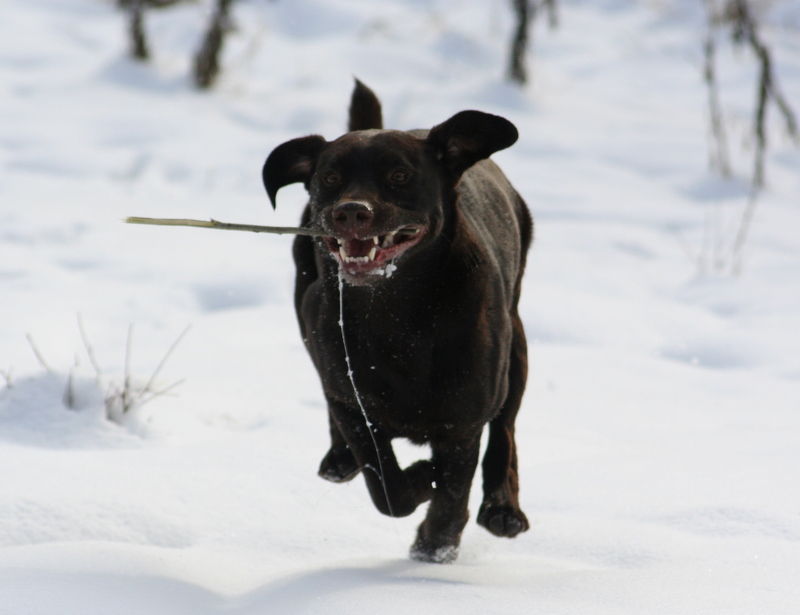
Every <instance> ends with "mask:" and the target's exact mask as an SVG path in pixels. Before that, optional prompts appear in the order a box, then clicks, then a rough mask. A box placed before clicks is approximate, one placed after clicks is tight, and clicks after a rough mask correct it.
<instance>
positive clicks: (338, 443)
mask: <svg viewBox="0 0 800 615" xmlns="http://www.w3.org/2000/svg"><path fill="white" fill-rule="evenodd" d="M328 422H329V424H330V432H331V447H330V449H329V450H328V452H327V453H326V454H325V457H324V458H323V459H322V463H320V464H319V471H318V472H317V473H318V474H319V475H320V476H321V477H322V478H324V479H325V480H329V481H331V482H332V483H346V482H347V481H349V480H352V479H353V478H355V477H356V475H358V473H359V472H360V471H361V468H360V467H359V465H358V462H357V461H356V458H355V457H354V456H353V453H352V452H351V451H350V447H349V446H348V445H347V440H345V439H344V436H343V435H342V432H341V431H340V430H339V425H337V424H336V420H335V419H334V418H333V414H332V413H331V411H330V410H328Z"/></svg>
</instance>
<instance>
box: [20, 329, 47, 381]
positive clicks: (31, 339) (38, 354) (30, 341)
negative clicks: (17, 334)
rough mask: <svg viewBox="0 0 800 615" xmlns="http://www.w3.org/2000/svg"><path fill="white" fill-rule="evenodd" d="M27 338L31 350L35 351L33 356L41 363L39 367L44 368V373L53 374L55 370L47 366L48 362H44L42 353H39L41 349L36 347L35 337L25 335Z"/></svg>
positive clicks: (28, 334)
mask: <svg viewBox="0 0 800 615" xmlns="http://www.w3.org/2000/svg"><path fill="white" fill-rule="evenodd" d="M25 338H26V339H27V340H28V344H30V346H31V350H33V354H35V355H36V360H37V361H39V365H41V366H42V368H43V369H44V371H46V372H52V371H53V370H52V369H50V367H49V366H48V365H47V362H46V361H45V360H44V357H43V356H42V353H41V352H39V349H38V348H37V347H36V344H35V343H34V341H33V336H32V335H31V334H30V333H26V334H25Z"/></svg>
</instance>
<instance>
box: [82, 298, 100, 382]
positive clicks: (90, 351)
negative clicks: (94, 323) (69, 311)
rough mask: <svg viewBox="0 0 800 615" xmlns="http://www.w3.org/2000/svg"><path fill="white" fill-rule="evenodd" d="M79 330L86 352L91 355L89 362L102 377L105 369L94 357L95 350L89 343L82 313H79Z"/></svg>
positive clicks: (98, 375)
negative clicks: (102, 368) (101, 367)
mask: <svg viewBox="0 0 800 615" xmlns="http://www.w3.org/2000/svg"><path fill="white" fill-rule="evenodd" d="M78 330H79V331H80V332H81V339H82V340H83V346H84V348H86V354H87V355H89V363H91V364H92V367H93V368H94V371H95V372H96V373H97V377H98V378H100V377H101V376H102V375H103V370H101V369H100V365H99V364H98V363H97V359H95V357H94V350H93V349H92V345H91V344H90V343H89V337H88V336H87V335H86V329H84V327H83V318H82V317H81V315H80V314H78Z"/></svg>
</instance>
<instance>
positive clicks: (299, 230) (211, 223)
mask: <svg viewBox="0 0 800 615" xmlns="http://www.w3.org/2000/svg"><path fill="white" fill-rule="evenodd" d="M125 222H127V223H128V224H152V225H155V226H193V227H196V228H211V229H218V230H222V231H248V232H251V233H271V234H273V235H310V236H312V237H322V236H324V235H325V231H323V230H321V229H316V228H307V227H294V226H260V225H258V224H233V223H231V222H220V221H219V220H214V219H211V220H191V219H187V218H139V217H133V216H132V217H129V218H125Z"/></svg>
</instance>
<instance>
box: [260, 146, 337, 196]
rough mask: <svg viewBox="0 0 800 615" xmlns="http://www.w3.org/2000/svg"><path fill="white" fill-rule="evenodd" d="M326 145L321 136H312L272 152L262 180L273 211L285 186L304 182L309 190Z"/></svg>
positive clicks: (265, 165)
mask: <svg viewBox="0 0 800 615" xmlns="http://www.w3.org/2000/svg"><path fill="white" fill-rule="evenodd" d="M326 144H327V141H326V140H325V139H324V138H322V137H321V136H319V135H311V136H309V137H300V138H299V139H292V140H291V141H287V142H286V143H283V144H281V145H279V146H278V147H276V148H275V149H274V150H272V153H271V154H270V155H269V156H268V157H267V161H266V162H265V163H264V168H263V169H262V170H261V179H262V180H263V182H264V188H266V190H267V194H268V195H269V200H270V203H272V208H273V209H275V197H276V196H277V194H278V190H280V189H281V188H283V187H284V186H288V185H289V184H295V183H297V182H303V183H304V184H305V186H306V189H308V181H309V180H310V179H311V175H313V173H314V167H315V166H316V164H317V158H318V157H319V154H320V152H321V151H322V148H323V147H324V146H325V145H326Z"/></svg>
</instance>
